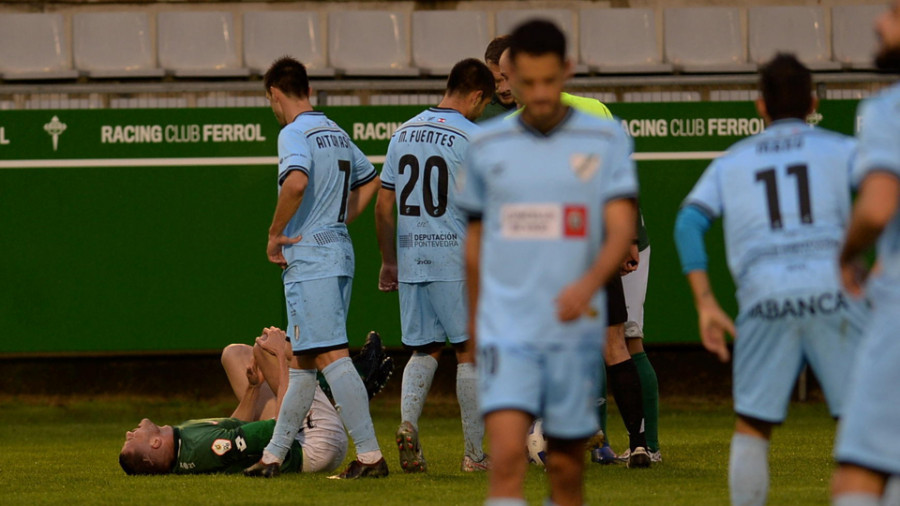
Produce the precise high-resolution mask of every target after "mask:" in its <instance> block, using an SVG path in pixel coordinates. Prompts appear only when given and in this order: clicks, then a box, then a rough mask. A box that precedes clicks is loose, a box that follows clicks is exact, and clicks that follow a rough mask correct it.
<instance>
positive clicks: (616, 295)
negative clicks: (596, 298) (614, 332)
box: [606, 274, 628, 325]
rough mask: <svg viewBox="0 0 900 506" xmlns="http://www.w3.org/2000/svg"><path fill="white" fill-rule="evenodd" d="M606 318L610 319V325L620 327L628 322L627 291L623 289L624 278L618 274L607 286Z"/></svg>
mask: <svg viewBox="0 0 900 506" xmlns="http://www.w3.org/2000/svg"><path fill="white" fill-rule="evenodd" d="M606 317H607V318H608V319H609V325H618V324H620V323H625V322H627V321H628V306H626V305H625V289H624V288H622V277H621V276H619V275H618V274H616V275H615V276H614V277H613V279H612V280H611V281H610V282H609V283H607V284H606Z"/></svg>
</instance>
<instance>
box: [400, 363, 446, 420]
mask: <svg viewBox="0 0 900 506" xmlns="http://www.w3.org/2000/svg"><path fill="white" fill-rule="evenodd" d="M437 367H438V363H437V360H435V359H434V358H433V357H432V356H431V355H429V354H427V353H420V352H418V351H417V352H413V354H412V356H411V357H409V362H407V363H406V367H405V368H404V369H403V385H402V386H401V387H400V419H401V421H403V422H409V423H411V424H412V426H413V427H414V428H415V429H416V430H418V429H419V417H420V416H422V408H424V407H425V397H427V396H428V391H429V390H431V381H432V380H433V379H434V372H435V371H436V370H437Z"/></svg>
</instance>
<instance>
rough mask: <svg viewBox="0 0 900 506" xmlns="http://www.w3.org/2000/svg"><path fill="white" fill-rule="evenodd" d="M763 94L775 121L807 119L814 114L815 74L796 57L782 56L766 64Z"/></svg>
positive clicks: (761, 73)
mask: <svg viewBox="0 0 900 506" xmlns="http://www.w3.org/2000/svg"><path fill="white" fill-rule="evenodd" d="M759 91H760V93H761V94H762V99H763V101H764V102H765V104H766V113H767V114H768V116H769V118H770V119H771V120H772V121H776V120H779V119H785V118H799V119H805V118H806V116H807V115H808V114H809V113H810V112H811V111H812V105H813V98H812V73H811V72H810V71H809V69H808V68H806V66H805V65H803V64H802V63H800V61H799V60H797V58H796V57H795V56H794V55H792V54H787V53H778V54H777V55H775V58H773V59H772V60H771V61H769V62H768V63H766V64H765V65H763V67H762V68H761V69H760V71H759Z"/></svg>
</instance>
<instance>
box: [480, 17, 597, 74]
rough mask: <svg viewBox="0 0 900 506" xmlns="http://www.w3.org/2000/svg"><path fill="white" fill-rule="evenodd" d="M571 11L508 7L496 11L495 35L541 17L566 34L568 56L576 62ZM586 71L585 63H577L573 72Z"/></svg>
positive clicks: (573, 24) (575, 45) (507, 32)
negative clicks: (507, 8)
mask: <svg viewBox="0 0 900 506" xmlns="http://www.w3.org/2000/svg"><path fill="white" fill-rule="evenodd" d="M572 15H573V13H572V11H570V10H568V9H510V10H504V11H500V12H498V13H497V35H505V34H509V33H511V32H512V31H513V30H515V28H516V26H518V25H519V24H521V23H524V22H525V21H528V20H531V19H535V18H542V19H546V20H549V21H552V22H554V23H555V24H556V26H558V27H559V29H560V30H562V31H563V33H564V34H566V42H567V45H568V49H569V55H568V56H569V58H570V59H571V60H572V61H573V62H578V61H579V59H578V39H577V38H576V37H575V23H574V22H573V21H572ZM587 71H588V67H587V65H581V64H579V65H577V66H576V67H575V73H577V74H584V73H586V72H587Z"/></svg>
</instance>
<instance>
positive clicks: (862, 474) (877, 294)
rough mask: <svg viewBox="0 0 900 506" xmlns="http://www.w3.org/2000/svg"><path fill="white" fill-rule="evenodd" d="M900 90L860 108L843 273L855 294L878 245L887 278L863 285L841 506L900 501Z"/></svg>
mask: <svg viewBox="0 0 900 506" xmlns="http://www.w3.org/2000/svg"><path fill="white" fill-rule="evenodd" d="M876 29H877V31H878V34H879V35H880V36H881V47H880V48H879V51H878V56H877V58H876V60H875V63H876V65H877V66H878V67H879V68H880V69H882V70H889V71H892V72H897V71H900V2H894V4H893V6H892V8H891V9H890V10H889V11H887V12H885V13H884V14H882V15H881V16H879V18H878V20H877V23H876ZM898 111H900V85H897V84H894V85H893V86H892V87H890V88H888V89H886V90H884V91H882V92H881V94H880V95H878V96H876V97H874V98H872V99H869V100H866V101H865V102H863V104H862V105H861V106H860V116H861V117H862V128H861V129H860V132H859V153H858V155H857V159H856V166H855V174H854V175H855V177H856V179H857V180H861V181H862V183H861V184H860V186H859V196H858V198H857V200H856V205H855V207H854V208H853V215H852V218H851V220H850V228H849V230H847V236H846V239H845V242H844V249H843V251H842V252H841V257H840V258H841V276H842V278H843V283H844V286H845V287H846V288H847V290H848V291H849V292H850V293H851V294H853V295H854V296H857V297H859V296H861V294H862V291H863V284H864V282H865V279H864V278H865V277H864V276H862V275H861V274H863V273H862V272H861V271H860V270H859V268H858V267H857V265H858V257H859V256H860V255H862V254H863V253H864V252H865V251H866V250H868V249H869V247H870V246H871V245H872V244H874V243H875V241H876V240H877V241H878V262H879V265H880V270H881V273H880V274H879V275H878V277H877V278H875V279H873V280H872V281H870V282H869V283H867V286H866V287H865V289H866V292H867V295H868V298H869V300H871V301H872V302H873V305H874V309H873V312H872V318H871V319H870V321H869V323H868V326H867V328H866V333H865V337H864V339H863V345H862V349H860V350H859V355H858V357H857V361H856V364H855V366H854V372H853V379H852V381H851V384H850V387H849V390H848V392H849V393H848V398H847V403H846V409H845V410H844V416H843V418H842V419H841V423H840V427H839V429H838V436H837V442H836V445H835V456H836V458H837V460H838V462H839V463H840V467H839V468H838V469H837V471H836V472H835V475H834V480H833V482H832V493H833V500H834V504H835V505H836V506H870V505H871V506H874V505H888V504H891V505H894V504H900V398H898V395H897V386H898V385H900V367H898V364H900V339H898V335H897V329H898V328H900V316H898V315H900V313H898V311H897V309H898V308H900V220H898V219H897V210H898V204H900V142H898V139H900V115H898Z"/></svg>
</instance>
